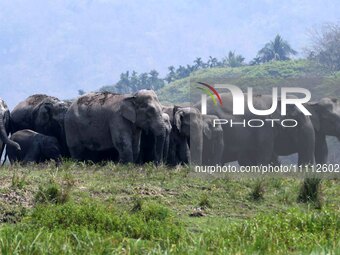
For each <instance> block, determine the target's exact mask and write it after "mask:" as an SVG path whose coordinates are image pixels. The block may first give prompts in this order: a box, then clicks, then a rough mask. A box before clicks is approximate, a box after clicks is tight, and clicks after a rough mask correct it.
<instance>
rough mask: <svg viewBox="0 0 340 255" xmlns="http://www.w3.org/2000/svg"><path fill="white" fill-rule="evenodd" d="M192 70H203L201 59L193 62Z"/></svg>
mask: <svg viewBox="0 0 340 255" xmlns="http://www.w3.org/2000/svg"><path fill="white" fill-rule="evenodd" d="M194 64H195V65H194V68H195V70H198V69H201V68H203V67H204V63H203V61H202V58H196V59H195V60H194Z"/></svg>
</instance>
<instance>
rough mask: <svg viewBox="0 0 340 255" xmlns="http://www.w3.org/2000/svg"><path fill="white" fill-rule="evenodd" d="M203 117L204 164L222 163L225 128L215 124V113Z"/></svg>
mask: <svg viewBox="0 0 340 255" xmlns="http://www.w3.org/2000/svg"><path fill="white" fill-rule="evenodd" d="M202 118H203V154H202V164H203V165H207V166H210V165H216V164H221V163H222V154H223V149H224V142H223V128H222V126H221V125H219V124H216V125H214V123H213V121H214V119H218V117H217V116H215V115H202Z"/></svg>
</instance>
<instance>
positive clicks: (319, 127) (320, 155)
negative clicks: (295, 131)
mask: <svg viewBox="0 0 340 255" xmlns="http://www.w3.org/2000/svg"><path fill="white" fill-rule="evenodd" d="M306 106H307V108H308V110H309V111H310V112H311V113H312V116H311V119H312V123H313V126H314V130H315V161H316V163H318V164H323V163H327V159H328V146H327V142H326V136H335V137H337V138H338V140H339V141H340V101H339V100H338V99H336V98H322V99H321V100H320V101H319V102H311V103H308V104H307V105H306Z"/></svg>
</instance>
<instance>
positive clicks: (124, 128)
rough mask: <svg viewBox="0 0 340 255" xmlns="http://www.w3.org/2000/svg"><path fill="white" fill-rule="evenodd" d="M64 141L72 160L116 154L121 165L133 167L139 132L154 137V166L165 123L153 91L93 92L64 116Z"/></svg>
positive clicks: (162, 141)
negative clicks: (92, 155) (90, 154)
mask: <svg viewBox="0 0 340 255" xmlns="http://www.w3.org/2000/svg"><path fill="white" fill-rule="evenodd" d="M65 131H66V141H67V145H68V148H69V150H70V153H71V156H72V158H74V159H76V160H89V159H90V158H89V153H88V152H89V151H94V152H97V153H98V152H100V151H105V152H107V151H110V150H113V149H114V150H113V151H117V152H118V159H119V161H120V162H122V163H129V162H131V163H136V162H137V159H138V155H139V148H140V136H141V131H145V132H150V133H152V134H153V135H154V136H155V142H154V143H155V145H154V146H155V152H156V153H155V159H154V162H155V163H156V164H159V163H161V161H162V158H163V148H164V143H165V139H166V123H165V121H164V119H163V116H162V108H161V105H160V103H159V101H158V98H157V95H156V93H155V92H154V91H153V90H140V91H138V92H136V93H134V94H133V95H124V94H115V93H110V92H94V93H88V94H85V95H83V96H81V97H79V98H78V99H77V100H76V101H74V102H73V103H72V104H71V106H70V108H69V109H68V111H67V113H66V115H65Z"/></svg>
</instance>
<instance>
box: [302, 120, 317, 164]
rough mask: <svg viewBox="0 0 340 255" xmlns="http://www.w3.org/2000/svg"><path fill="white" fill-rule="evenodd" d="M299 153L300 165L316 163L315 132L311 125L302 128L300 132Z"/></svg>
mask: <svg viewBox="0 0 340 255" xmlns="http://www.w3.org/2000/svg"><path fill="white" fill-rule="evenodd" d="M298 137H299V141H298V155H299V160H298V164H299V165H308V164H314V163H315V155H314V153H315V133H314V128H313V126H312V125H311V126H310V127H309V126H306V127H303V128H300V130H299V132H298Z"/></svg>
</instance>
